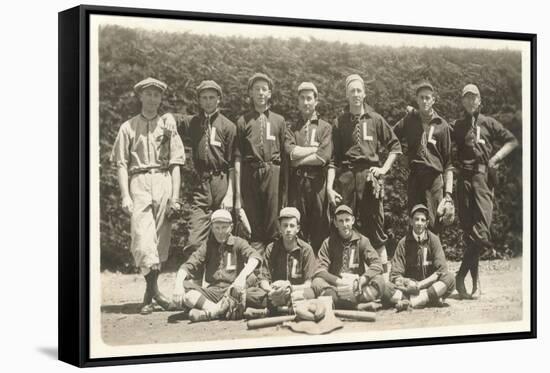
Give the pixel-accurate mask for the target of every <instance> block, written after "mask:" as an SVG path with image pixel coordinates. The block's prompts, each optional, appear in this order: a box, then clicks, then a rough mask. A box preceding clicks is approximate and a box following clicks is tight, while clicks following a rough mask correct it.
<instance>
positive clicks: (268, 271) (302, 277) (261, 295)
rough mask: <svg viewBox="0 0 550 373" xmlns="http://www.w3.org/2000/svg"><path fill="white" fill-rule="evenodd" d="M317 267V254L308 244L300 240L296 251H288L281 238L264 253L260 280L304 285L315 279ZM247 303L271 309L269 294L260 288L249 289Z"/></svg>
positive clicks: (254, 306)
mask: <svg viewBox="0 0 550 373" xmlns="http://www.w3.org/2000/svg"><path fill="white" fill-rule="evenodd" d="M316 265H317V262H316V260H315V254H314V253H313V249H312V248H311V246H310V245H309V244H308V243H307V242H305V241H303V240H301V239H299V238H298V239H297V241H296V246H295V247H294V249H293V250H291V251H288V250H286V249H285V247H284V244H283V240H282V238H279V239H277V240H275V241H274V242H272V243H270V244H269V245H267V247H266V249H265V251H264V255H263V258H262V264H261V267H260V274H259V280H260V281H262V280H265V281H267V282H269V283H270V284H271V283H273V282H275V281H279V280H284V281H288V282H290V284H291V285H303V284H304V283H305V282H306V281H307V280H311V278H312V277H313V274H314V271H315V269H316ZM246 303H247V306H249V307H253V308H265V307H268V308H269V307H270V304H269V300H268V297H267V292H266V291H265V290H263V289H261V288H260V287H253V288H250V289H248V291H247V293H246Z"/></svg>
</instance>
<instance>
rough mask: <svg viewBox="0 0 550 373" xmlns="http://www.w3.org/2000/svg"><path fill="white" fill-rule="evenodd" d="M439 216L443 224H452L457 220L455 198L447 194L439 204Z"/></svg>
mask: <svg viewBox="0 0 550 373" xmlns="http://www.w3.org/2000/svg"><path fill="white" fill-rule="evenodd" d="M437 216H438V218H439V221H440V222H441V223H443V225H446V226H448V225H451V224H452V223H453V221H454V220H455V205H454V203H453V199H452V198H451V197H449V196H445V197H444V198H443V199H442V200H441V202H439V205H438V206H437Z"/></svg>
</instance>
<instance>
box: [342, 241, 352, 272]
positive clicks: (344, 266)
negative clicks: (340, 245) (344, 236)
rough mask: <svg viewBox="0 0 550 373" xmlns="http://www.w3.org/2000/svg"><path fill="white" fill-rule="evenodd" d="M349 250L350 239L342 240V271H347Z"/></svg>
mask: <svg viewBox="0 0 550 373" xmlns="http://www.w3.org/2000/svg"><path fill="white" fill-rule="evenodd" d="M350 251H351V241H347V242H344V253H343V256H342V272H344V273H345V272H348V271H349V269H350V268H349V255H350Z"/></svg>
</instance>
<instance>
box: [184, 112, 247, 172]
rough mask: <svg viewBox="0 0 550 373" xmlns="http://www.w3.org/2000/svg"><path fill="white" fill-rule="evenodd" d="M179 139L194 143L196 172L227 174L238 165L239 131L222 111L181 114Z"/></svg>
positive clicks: (192, 144) (192, 145)
mask: <svg viewBox="0 0 550 373" xmlns="http://www.w3.org/2000/svg"><path fill="white" fill-rule="evenodd" d="M177 119H178V131H179V133H180V136H182V137H187V138H189V139H190V141H191V147H192V149H193V163H194V165H195V169H196V170H197V171H199V172H201V171H225V172H226V171H227V170H229V169H231V168H233V167H234V164H235V158H234V156H235V148H236V146H237V142H236V141H235V137H236V133H237V128H236V126H235V124H234V123H233V122H231V121H230V120H229V119H227V118H226V117H225V116H224V115H223V114H221V113H220V112H219V111H216V112H215V113H214V114H212V115H210V116H206V115H205V114H204V113H201V114H199V115H195V116H184V115H178V116H177Z"/></svg>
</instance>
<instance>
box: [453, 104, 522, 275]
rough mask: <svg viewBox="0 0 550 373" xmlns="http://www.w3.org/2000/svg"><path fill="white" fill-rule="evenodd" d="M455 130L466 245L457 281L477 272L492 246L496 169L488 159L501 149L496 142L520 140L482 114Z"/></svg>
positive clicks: (463, 120)
mask: <svg viewBox="0 0 550 373" xmlns="http://www.w3.org/2000/svg"><path fill="white" fill-rule="evenodd" d="M452 129H453V131H452V137H453V139H454V141H455V143H456V147H457V157H458V169H459V174H458V181H457V198H458V216H459V220H460V225H461V227H462V230H463V231H464V239H465V243H466V250H465V252H464V256H463V260H462V264H461V266H460V269H459V271H458V273H457V280H458V279H459V278H461V279H463V278H464V276H465V275H466V274H467V273H468V271H469V270H471V269H472V268H473V270H474V271H476V272H477V266H478V262H479V255H480V251H481V250H482V249H483V248H488V247H490V246H491V232H490V227H491V221H492V218H493V198H494V194H493V190H494V184H495V180H494V179H495V176H496V175H495V172H496V170H494V169H490V168H489V166H488V163H489V159H490V158H491V156H492V155H493V154H494V152H495V151H496V150H498V149H497V148H496V143H499V144H505V143H508V142H515V141H517V140H516V138H515V136H514V135H513V134H512V133H511V132H510V131H509V130H507V129H506V128H504V127H503V126H502V124H501V123H499V122H498V121H497V120H495V119H494V118H491V117H489V116H485V115H483V114H481V113H475V114H474V115H466V116H464V117H463V118H461V119H459V120H457V121H456V122H455V123H454V125H453V126H452Z"/></svg>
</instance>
